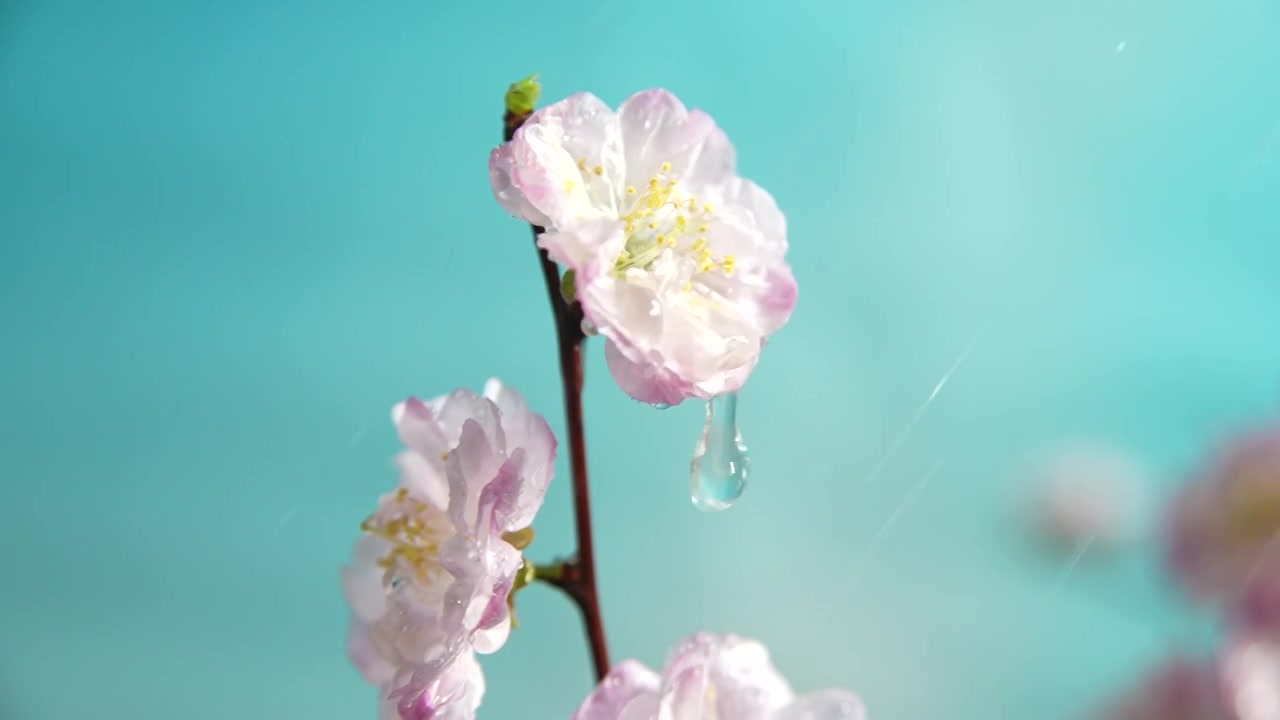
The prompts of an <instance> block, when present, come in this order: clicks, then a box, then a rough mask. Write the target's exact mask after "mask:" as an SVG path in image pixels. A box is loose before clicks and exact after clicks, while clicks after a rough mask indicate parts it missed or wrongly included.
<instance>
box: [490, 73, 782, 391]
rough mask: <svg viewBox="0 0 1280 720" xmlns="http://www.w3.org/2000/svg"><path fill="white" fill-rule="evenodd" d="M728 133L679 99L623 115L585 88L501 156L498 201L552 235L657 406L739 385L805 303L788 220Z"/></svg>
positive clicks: (530, 125) (579, 291)
mask: <svg viewBox="0 0 1280 720" xmlns="http://www.w3.org/2000/svg"><path fill="white" fill-rule="evenodd" d="M736 165H737V161H736V155H735V152H734V149H733V146H732V145H731V144H730V143H729V139H728V137H727V136H726V135H725V133H724V131H722V130H721V129H720V128H718V127H717V126H716V124H715V122H714V121H713V120H712V119H711V117H710V116H708V115H707V114H706V113H704V112H701V111H699V110H687V109H686V108H685V106H684V105H683V104H681V102H680V100H678V99H677V98H676V97H675V96H674V95H672V94H671V93H669V92H667V91H666V90H649V91H645V92H641V93H638V94H636V95H633V96H632V97H630V98H629V99H627V100H626V101H625V102H623V103H622V105H621V107H620V108H619V109H618V110H617V111H616V112H615V111H614V110H612V109H611V108H609V107H608V106H607V105H606V104H605V103H604V102H603V101H601V100H600V99H599V98H597V97H595V96H594V95H591V94H588V93H579V94H576V95H572V96H570V97H569V98H567V99H565V100H562V101H560V102H558V103H555V104H554V105H549V106H547V107H545V108H542V109H541V110H538V111H537V112H535V113H533V115H532V116H531V117H530V118H529V119H528V120H527V121H526V122H525V123H524V125H523V126H522V127H521V128H520V129H519V130H518V131H517V132H516V134H515V137H514V139H513V140H512V141H511V142H509V143H506V144H504V145H503V146H501V147H499V148H498V149H496V150H494V152H493V154H492V156H491V158H490V164H489V167H490V177H491V181H492V184H493V191H494V194H495V196H496V197H497V199H498V201H499V203H501V204H502V206H503V207H504V208H505V209H506V210H507V211H508V212H510V213H511V214H512V215H515V216H516V217H519V218H522V219H524V220H526V221H528V222H530V223H532V224H534V225H536V226H539V227H541V228H544V229H545V232H543V233H542V234H541V236H540V237H539V240H538V243H539V245H540V246H541V247H543V248H545V249H546V250H547V252H548V253H549V254H550V256H551V257H552V259H554V260H555V261H557V262H559V263H562V264H564V265H566V266H568V267H569V268H570V269H571V270H572V271H573V272H574V274H575V282H574V286H575V287H576V299H577V300H578V301H579V302H580V303H581V305H582V310H583V314H584V316H585V318H586V320H587V321H588V322H590V323H591V324H592V325H593V326H594V327H595V328H596V329H597V330H598V332H599V333H600V334H601V335H603V336H604V337H605V338H606V339H607V341H608V342H607V344H606V346H605V357H606V360H607V362H608V365H609V369H610V371H611V372H612V374H613V376H614V379H615V380H616V381H617V382H618V384H619V386H620V387H621V388H622V389H623V390H624V391H626V392H627V394H629V395H631V396H632V397H634V398H636V399H637V400H641V401H643V402H648V403H652V404H655V405H675V404H677V403H679V402H681V401H682V400H684V399H686V398H704V399H705V398H711V397H714V396H716V395H720V394H723V393H727V392H732V391H735V390H737V389H739V388H740V387H741V386H742V385H743V383H745V382H746V380H747V377H748V376H749V375H750V374H751V372H752V370H753V369H754V368H755V366H756V362H757V360H758V359H759V355H760V351H761V349H762V348H763V347H764V345H765V341H766V339H767V338H768V337H769V336H770V335H771V334H773V333H774V332H776V331H777V330H778V329H779V328H781V327H782V326H783V325H784V324H785V323H786V322H787V320H788V319H789V317H790V316H791V312H792V309H793V308H794V307H795V303H796V297H797V287H796V282H795V279H794V278H793V276H792V274H791V269H790V267H789V266H788V265H787V262H786V258H785V256H786V252H787V229H786V220H785V218H784V217H783V215H782V213H781V212H780V211H779V210H778V207H777V205H776V203H775V202H774V200H773V197H772V196H770V195H769V193H767V192H765V191H764V190H763V189H761V188H760V187H759V186H757V185H756V184H755V183H752V182H751V181H749V180H745V179H743V178H741V177H739V176H738V174H737V170H736Z"/></svg>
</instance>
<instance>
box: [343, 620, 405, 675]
mask: <svg viewBox="0 0 1280 720" xmlns="http://www.w3.org/2000/svg"><path fill="white" fill-rule="evenodd" d="M347 655H348V656H350V658H351V664H352V665H355V666H356V669H357V670H359V671H360V674H361V675H363V676H364V679H365V680H367V681H369V684H370V685H384V684H386V683H388V682H390V681H391V678H393V677H395V673H396V668H395V666H394V665H392V664H391V663H390V662H387V660H386V658H384V657H382V655H380V654H378V650H377V648H376V647H375V646H374V644H373V639H372V638H371V637H370V636H369V627H368V626H367V625H365V624H364V623H362V622H360V621H359V620H357V619H354V618H353V619H352V621H351V624H350V627H349V628H348V629H347Z"/></svg>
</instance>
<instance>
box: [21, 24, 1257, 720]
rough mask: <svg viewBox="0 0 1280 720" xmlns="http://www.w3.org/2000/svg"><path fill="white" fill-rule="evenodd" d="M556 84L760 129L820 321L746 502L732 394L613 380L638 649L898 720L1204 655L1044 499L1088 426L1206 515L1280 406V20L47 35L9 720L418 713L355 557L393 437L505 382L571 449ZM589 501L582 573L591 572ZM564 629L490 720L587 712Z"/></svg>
mask: <svg viewBox="0 0 1280 720" xmlns="http://www.w3.org/2000/svg"><path fill="white" fill-rule="evenodd" d="M532 71H538V72H541V73H542V74H543V78H544V81H545V98H546V99H547V100H548V101H550V100H554V99H557V98H559V97H563V96H564V95H567V94H568V93H570V92H574V91H577V90H581V89H589V90H591V91H593V92H596V93H597V94H599V95H600V96H602V97H603V98H605V99H606V100H607V101H609V102H610V103H617V102H620V101H621V100H622V99H624V98H625V97H626V96H627V95H628V94H630V93H631V92H634V91H637V90H640V89H644V88H648V87H654V86H665V87H668V88H670V89H672V90H674V91H675V92H676V93H677V94H679V95H680V96H681V97H682V98H683V99H685V100H686V102H688V103H689V104H690V105H691V106H697V107H701V108H703V109H705V110H707V111H709V112H710V113H712V114H713V115H714V116H715V117H716V118H717V120H718V121H719V122H720V124H721V125H722V126H723V127H725V128H726V129H727V131H728V132H729V134H730V136H731V138H732V139H733V140H734V141H735V143H736V144H737V146H738V149H739V155H740V158H741V169H742V171H743V173H744V174H746V175H747V176H749V177H752V178H754V179H756V180H757V181H759V182H760V183H761V184H762V185H764V186H765V187H766V188H768V189H769V190H771V191H772V192H773V193H774V194H775V195H776V197H777V199H778V201H779V203H780V204H781V206H782V208H783V209H784V210H785V211H786V212H787V214H788V218H789V222H790V229H791V240H792V252H791V258H792V262H793V264H794V268H795V272H796V275H797V277H798V278H799V280H800V282H801V286H802V288H801V300H800V305H799V307H798V311H797V313H796V315H795V317H794V319H793V320H792V322H791V324H790V325H789V326H788V327H787V328H786V329H785V330H784V331H783V332H782V333H781V334H780V335H779V336H778V337H777V338H776V342H774V343H772V344H771V345H770V347H769V349H768V351H767V352H766V353H765V357H764V360H763V362H762V364H761V365H760V368H759V370H758V371H757V372H756V374H755V376H754V378H753V380H752V382H751V383H750V385H749V386H748V388H747V390H746V391H745V392H744V393H743V396H742V409H741V412H742V417H741V419H742V424H743V432H744V434H745V436H746V438H747V440H748V441H749V442H750V443H751V446H752V451H753V458H754V477H753V484H752V486H751V487H750V488H749V490H748V493H747V495H746V496H745V498H744V499H743V500H742V502H741V503H740V504H739V505H738V506H737V507H735V508H733V509H732V510H731V511H729V512H727V513H724V514H720V515H714V516H709V515H703V514H700V513H698V512H696V511H695V510H694V509H693V508H692V507H691V506H690V504H689V502H688V499H687V462H688V456H689V452H690V450H691V448H692V446H693V444H694V441H695V438H696V435H697V432H698V428H699V426H700V423H701V412H702V411H701V408H699V407H696V406H694V405H692V404H688V405H685V406H681V407H679V408H676V409H673V410H669V411H666V412H657V411H654V410H651V409H649V408H647V407H643V406H639V405H637V404H635V403H633V402H631V401H629V400H628V399H627V398H626V397H624V396H623V395H622V394H621V393H620V391H618V390H617V389H616V387H614V386H613V385H612V383H611V382H610V381H609V379H608V375H607V372H606V370H605V368H604V364H603V362H602V357H601V352H600V347H599V344H598V343H596V344H594V345H593V346H592V347H591V351H590V362H589V367H588V376H589V390H588V393H587V398H586V404H587V414H588V418H589V422H590V426H589V437H590V443H591V444H590V450H591V462H592V470H593V472H594V497H595V500H596V521H597V528H598V533H599V537H598V545H599V548H600V550H599V552H600V560H601V562H602V563H603V566H602V568H601V574H602V582H603V587H602V592H603V598H604V602H605V610H606V615H607V622H608V627H609V630H610V640H611V642H612V649H613V653H614V654H615V656H616V657H618V658H622V657H628V656H629V657H637V658H640V659H642V660H644V661H646V662H649V663H653V664H656V663H659V662H660V661H661V659H662V657H663V655H664V653H665V652H666V649H667V647H669V646H670V645H671V644H673V643H674V642H675V641H676V640H677V639H679V638H680V637H681V636H683V635H684V634H686V633H689V632H691V631H693V630H695V629H699V628H706V629H711V630H720V631H734V632H738V633H742V634H746V635H750V636H755V637H758V638H760V639H762V640H764V641H765V642H767V643H768V644H769V645H770V646H771V648H772V650H773V654H774V657H775V660H776V661H777V663H778V665H779V666H780V667H781V668H782V669H783V671H784V672H786V673H787V674H788V676H789V677H790V678H791V679H792V681H793V683H794V684H795V685H796V687H797V688H799V689H816V688H818V687H822V686H829V685H840V686H846V687H849V688H852V689H855V690H857V691H858V692H860V693H861V694H862V695H863V696H864V697H865V698H866V700H867V702H868V704H869V705H870V708H871V711H872V717H873V718H876V719H877V720H899V719H914V718H921V719H923V718H944V717H945V718H951V719H953V720H970V719H973V720H978V719H986V718H1011V719H1018V720H1021V719H1025V718H1036V719H1041V718H1048V719H1051V720H1052V719H1055V718H1072V717H1077V716H1079V715H1080V714H1082V713H1083V712H1085V711H1087V710H1088V709H1089V708H1090V707H1091V706H1092V705H1093V704H1094V703H1095V702H1096V701H1098V700H1099V699H1100V698H1102V697H1104V696H1106V695H1107V694H1108V693H1110V692H1113V691H1114V690H1116V689H1117V688H1119V687H1120V686H1122V685H1123V684H1124V683H1125V682H1127V681H1128V679H1129V678H1131V677H1132V676H1133V675H1134V673H1136V672H1138V671H1139V670H1140V669H1141V668H1142V667H1144V666H1145V665H1146V664H1149V663H1151V662H1154V661H1156V660H1157V659H1159V658H1160V657H1161V656H1162V655H1163V654H1164V653H1165V652H1166V650H1168V649H1169V648H1170V647H1173V646H1175V645H1183V644H1189V645H1190V646H1192V647H1202V646H1203V645H1204V643H1205V642H1206V638H1205V634H1206V633H1207V632H1208V630H1206V628H1207V627H1209V621H1208V620H1207V619H1205V618H1203V617H1201V616H1200V615H1198V614H1196V613H1195V612H1193V611H1191V610H1189V609H1188V608H1186V607H1184V606H1183V605H1182V603H1181V601H1179V600H1178V598H1177V596H1176V595H1174V594H1172V593H1171V592H1170V591H1169V589H1168V587H1167V585H1166V582H1165V580H1164V579H1163V577H1162V576H1161V574H1160V570H1159V567H1158V564H1157V563H1156V561H1155V555H1154V548H1153V546H1151V545H1150V544H1149V543H1148V544H1144V545H1142V546H1140V547H1137V548H1135V549H1133V550H1130V551H1126V552H1123V553H1121V554H1119V555H1117V556H1114V557H1110V558H1108V557H1104V556H1103V555H1101V554H1095V553H1092V552H1091V553H1087V554H1086V555H1085V557H1084V558H1083V559H1082V561H1081V562H1080V563H1078V564H1077V565H1076V566H1075V567H1074V568H1073V569H1071V571H1070V572H1067V565H1068V564H1069V560H1070V558H1069V557H1068V555H1069V553H1062V554H1058V555H1053V554H1046V553H1043V552H1040V551H1038V550H1037V549H1036V548H1035V547H1033V546H1032V545H1030V544H1029V543H1028V542H1027V539H1026V536H1025V534H1023V533H1022V532H1021V528H1020V526H1019V524H1018V521H1017V505H1018V504H1017V502H1016V499H1017V498H1019V497H1021V495H1020V492H1019V486H1020V483H1023V482H1024V481H1025V479H1026V477H1027V474H1028V468H1029V467H1031V466H1032V464H1033V463H1032V459H1033V458H1035V457H1038V456H1039V455H1040V454H1041V453H1043V452H1045V451H1046V449H1048V448H1052V447H1056V446H1058V445H1059V444H1060V443H1062V442H1065V441H1068V440H1072V439H1078V438H1086V439H1092V440H1094V441H1096V442H1101V443H1103V444H1106V445H1111V446H1114V447H1119V448H1122V449H1124V450H1126V451H1128V452H1132V453H1134V454H1136V455H1137V456H1138V457H1140V458H1142V460H1143V461H1144V462H1145V463H1146V464H1147V465H1148V467H1149V468H1150V469H1151V477H1152V478H1153V480H1152V488H1151V490H1152V493H1153V495H1154V496H1156V497H1159V496H1161V495H1162V494H1164V492H1165V491H1166V490H1167V489H1168V488H1169V487H1170V486H1171V485H1172V484H1173V483H1175V482H1177V481H1178V480H1179V477H1180V476H1181V475H1182V474H1184V473H1185V472H1187V471H1188V470H1189V469H1191V468H1193V467H1194V466H1195V465H1196V464H1197V463H1198V462H1199V461H1200V458H1201V457H1202V456H1203V455H1204V454H1205V452H1206V451H1207V449H1208V448H1209V447H1211V446H1212V445H1213V444H1214V443H1216V442H1217V440H1218V439H1219V438H1220V437H1222V436H1223V435H1224V434H1227V433H1230V432H1232V431H1234V430H1236V429H1237V428H1239V427H1242V426H1244V425H1247V424H1248V423H1250V422H1255V421H1257V420H1259V419H1261V418H1264V417H1266V416H1267V415H1269V414H1270V413H1271V412H1272V411H1273V409H1274V407H1275V402H1276V400H1277V398H1280V382H1278V379H1280V376H1278V374H1277V368H1280V333H1277V332H1276V329H1277V327H1278V325H1277V322H1278V321H1277V317H1280V274H1278V272H1277V267H1280V6H1277V4H1276V3H1275V2H1273V1H1270V0H1268V1H1263V0H1190V1H1187V2H1174V3H1169V2H1160V1H1157V0H1122V1H1120V2H1116V1H1115V0H1083V1H1082V2H1077V3H1060V2H1059V3H1049V2H1027V1H1024V0H933V1H926V0H905V1H903V2H893V3H885V2H865V1H862V0H857V1H854V0H829V1H827V2H819V1H817V0H793V1H791V2H761V1H750V0H732V1H730V0H721V1H718V2H693V3H689V4H687V5H677V4H652V3H623V2H618V1H617V0H607V1H601V0H573V1H568V0H566V1H565V2H558V3H543V4H526V3H515V2H505V1H502V2H484V3H461V2H451V3H446V2H430V1H427V0H420V1H419V2H382V3H363V4H360V3H344V2H329V1H324V2H322V1H320V0H313V1H310V2H274V3H260V2H255V3H251V2H239V1H237V2H222V3H191V2H173V1H172V0H166V1H163V2H161V1H160V0H155V1H151V2H143V1H128V2H114V3H105V2H71V1H67V2H53V1H51V2H45V3H22V2H16V3H15V2H13V0H9V1H8V2H3V3H0V313H2V315H0V378H3V379H0V398H2V400H0V568H2V569H3V575H2V577H3V580H0V717H3V718H5V719H6V720H36V719H42V718H60V717H80V716H92V717H94V718H98V719H99V720H115V719H117V718H119V719H121V720H124V719H141V718H157V719H160V718H173V717H182V718H185V719H186V720H204V719H209V720H215V719H216V720H222V719H224V718H274V719H277V720H285V719H292V718H300V719H301V718H305V719H307V720H318V719H322V718H335V719H337V718H343V719H350V718H360V717H373V715H374V692H373V690H372V689H370V688H368V687H365V686H364V685H363V684H362V682H361V681H360V680H359V678H358V677H357V675H356V674H355V672H354V671H353V670H352V669H351V668H350V666H349V665H348V663H347V660H346V658H345V656H344V650H343V640H344V632H345V624H346V610H345V607H344V604H343V600H342V597H341V593H340V591H339V586H338V579H337V568H338V567H339V565H340V564H341V563H342V562H344V561H345V559H346V557H347V554H348V552H349V550H350V546H351V544H352V542H353V541H354V539H355V537H356V534H357V524H358V523H359V521H360V520H361V519H362V518H363V516H364V515H365V514H366V513H367V512H368V511H369V510H370V509H371V508H372V506H373V503H374V501H375V499H376V498H377V496H378V495H379V494H380V493H381V492H383V491H384V490H386V489H387V488H388V487H390V485H391V483H392V482H393V481H394V472H393V470H392V468H391V465H390V458H391V455H392V453H393V452H394V450H395V447H396V443H395V438H394V435H393V432H392V429H391V426H390V421H389V417H388V410H389V408H390V406H391V404H392V403H394V402H395V401H397V400H399V399H402V398H403V397H404V396H406V395H408V394H420V395H433V394H436V393H441V392H445V391H447V390H450V389H452V388H453V387H456V386H458V385H464V384H465V385H470V386H471V387H473V388H477V389H478V388H479V387H480V385H481V384H482V383H483V381H484V380H485V378H486V377H488V376H489V375H496V376H499V377H502V378H503V379H504V380H506V381H508V382H509V383H511V384H514V385H516V386H518V387H520V388H521V389H523V390H524V392H525V393H526V394H527V396H528V398H529V401H530V403H531V404H532V405H533V406H534V407H535V408H536V409H540V410H541V411H542V412H543V413H545V414H546V415H547V417H548V418H549V419H550V421H551V423H552V426H553V427H554V428H556V430H557V431H559V430H560V428H561V426H562V417H563V416H562V412H561V409H560V400H559V394H558V392H559V391H558V386H557V384H556V371H555V367H554V364H553V363H554V348H553V342H552V326H551V322H550V318H549V314H548V312H547V309H546V307H545V301H544V296H543V289H542V287H541V284H540V283H541V280H540V277H539V275H538V273H537V270H536V267H535V265H534V259H533V251H532V250H531V249H530V241H529V238H528V236H527V229H526V228H525V227H523V226H521V225H520V223H519V222H517V221H515V220H513V219H511V218H508V217H506V216H505V215H504V214H503V213H502V211H501V210H500V209H499V208H498V207H497V206H496V205H495V204H494V202H493V200H492V197H491V195H490V191H489V188H488V182H487V175H486V157H487V154H488V152H489V150H490V149H491V148H492V147H493V146H494V145H495V143H496V141H497V140H498V136H499V133H500V129H501V128H500V115H501V96H502V93H503V91H504V90H505V88H506V85H507V83H509V82H510V81H512V80H515V79H517V78H519V77H522V76H524V75H525V74H527V73H529V72H532ZM966 350H968V354H967V357H965V358H964V361H963V362H961V363H959V367H958V369H957V370H956V371H955V372H954V374H953V375H952V376H951V377H950V380H949V382H948V383H947V384H946V385H945V387H943V388H942V389H941V390H940V391H939V392H938V393H937V395H936V397H935V398H934V400H933V402H932V403H931V404H930V405H929V407H928V408H927V409H926V410H924V411H923V413H921V406H922V403H923V402H924V401H925V400H926V398H928V397H929V395H930V393H931V392H932V391H933V390H934V388H935V385H936V384H937V383H938V381H939V379H940V378H941V377H942V376H943V375H944V374H945V373H946V372H947V371H948V370H949V369H950V368H952V367H953V366H954V365H955V364H956V363H957V360H958V359H959V358H960V357H961V356H962V355H963V354H964V353H965V352H966ZM917 415H918V420H917V421H914V422H913V417H916V416H917ZM935 467H936V472H934V474H933V475H932V476H931V479H929V480H928V481H927V482H924V481H923V478H925V476H926V474H927V473H929V472H930V471H931V469H934V468H935ZM565 471H566V466H565V463H563V462H562V463H561V475H560V476H559V477H558V478H557V479H556V481H555V483H554V484H553V490H552V492H551V494H550V497H549V500H548V503H547V506H546V509H545V510H544V511H543V513H542V514H541V516H540V517H539V520H538V523H537V530H538V539H537V542H536V543H535V544H534V546H533V548H532V549H531V551H530V553H531V554H532V555H533V556H535V557H537V558H542V559H546V558H550V557H552V556H555V555H557V554H561V553H564V552H567V551H569V550H570V549H571V547H572V537H571V531H570V525H571V523H570V514H569V492H568V490H569V484H568V480H567V475H566V474H565ZM886 525H887V527H886ZM519 605H520V616H521V619H522V620H523V623H524V626H523V627H522V628H521V629H520V630H519V631H518V632H516V633H515V635H514V636H513V638H512V640H511V642H510V643H509V644H508V645H507V647H506V648H504V649H503V650H502V652H501V653H499V654H498V655H495V656H492V657H490V658H487V659H486V660H485V669H486V673H487V676H488V679H489V692H488V695H487V697H486V702H485V705H484V708H483V709H482V711H481V718H489V719H494V718H532V719H533V720H540V719H542V718H566V717H568V715H569V714H570V713H571V711H572V710H573V709H574V708H575V707H576V705H577V703H578V702H579V701H580V700H581V698H582V697H583V696H584V695H585V693H586V692H587V690H588V688H589V675H590V672H589V668H588V662H587V655H586V652H585V647H584V645H583V641H582V640H581V638H580V635H579V630H578V625H577V617H576V615H575V612H574V611H573V609H572V608H571V607H570V606H569V605H568V604H567V603H566V602H565V601H564V600H563V599H562V598H561V597H559V596H557V595H556V594H554V593H552V592H550V591H548V590H546V589H543V588H533V589H530V590H528V591H527V592H525V593H523V594H522V595H521V597H520V603H519Z"/></svg>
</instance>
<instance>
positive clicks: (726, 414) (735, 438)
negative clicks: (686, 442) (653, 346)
mask: <svg viewBox="0 0 1280 720" xmlns="http://www.w3.org/2000/svg"><path fill="white" fill-rule="evenodd" d="M749 472H750V462H749V460H748V459H747V446H746V444H745V443H744V442H743V441H742V433H740V432H738V394H737V393H728V394H727V395H719V396H716V397H714V398H711V400H709V401H707V423H706V425H704V426H703V427H702V437H700V438H698V444H697V446H696V447H694V449H693V461H692V462H691V463H689V486H690V494H691V495H692V499H693V505H694V507H696V508H698V509H699V510H702V511H704V512H711V511H715V510H724V509H726V508H728V507H729V506H730V505H732V504H733V503H734V502H735V501H736V500H737V499H738V498H740V497H742V491H743V490H745V489H746V487H747V474H748V473H749Z"/></svg>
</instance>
